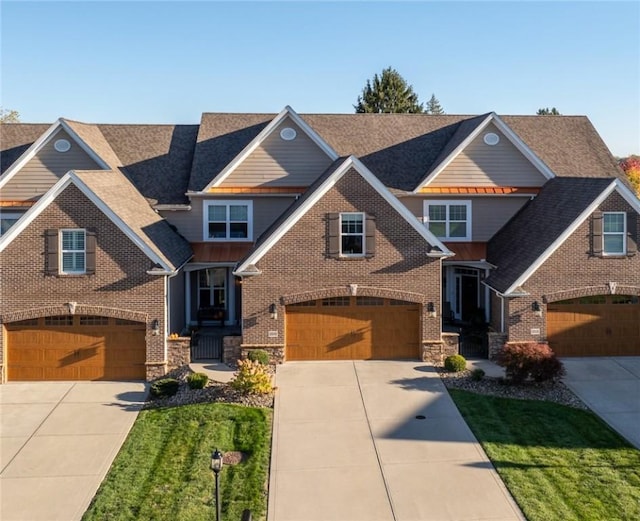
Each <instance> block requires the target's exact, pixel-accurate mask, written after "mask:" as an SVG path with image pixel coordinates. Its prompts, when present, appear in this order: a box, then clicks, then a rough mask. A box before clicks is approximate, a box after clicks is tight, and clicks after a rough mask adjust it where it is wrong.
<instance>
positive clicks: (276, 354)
mask: <svg viewBox="0 0 640 521" xmlns="http://www.w3.org/2000/svg"><path fill="white" fill-rule="evenodd" d="M241 347H242V358H247V355H248V354H249V351H254V350H255V349H261V350H262V351H266V352H267V353H269V363H270V364H271V365H278V364H282V363H283V362H284V346H283V345H278V346H274V345H266V346H259V345H253V344H252V345H251V346H247V345H246V344H245V345H242V346H241Z"/></svg>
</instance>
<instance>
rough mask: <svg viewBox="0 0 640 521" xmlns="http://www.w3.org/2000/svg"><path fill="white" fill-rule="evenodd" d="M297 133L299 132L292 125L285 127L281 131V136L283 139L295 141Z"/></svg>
mask: <svg viewBox="0 0 640 521" xmlns="http://www.w3.org/2000/svg"><path fill="white" fill-rule="evenodd" d="M297 135H298V133H297V132H296V131H295V130H294V129H292V128H291V127H286V128H283V129H282V130H281V131H280V137H281V138H282V139H284V140H285V141H293V140H294V139H295V138H296V136H297Z"/></svg>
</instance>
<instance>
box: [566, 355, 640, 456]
mask: <svg viewBox="0 0 640 521" xmlns="http://www.w3.org/2000/svg"><path fill="white" fill-rule="evenodd" d="M562 363H563V364H564V367H565V369H566V371H567V374H566V376H565V377H564V379H563V380H564V383H565V384H566V385H567V386H568V387H569V388H570V389H571V390H572V391H573V392H574V393H575V394H576V395H578V397H579V398H580V399H581V400H582V401H583V402H584V403H586V404H587V405H588V406H589V408H590V409H591V410H592V411H593V412H595V413H596V414H597V415H598V416H600V417H601V418H602V419H603V420H604V421H606V422H607V423H608V424H609V425H611V427H613V428H614V429H615V430H616V431H618V432H619V433H620V434H621V435H622V436H624V437H625V438H626V439H627V440H629V442H631V443H632V444H633V445H635V446H636V447H637V448H639V449H640V356H612V357H597V358H563V359H562Z"/></svg>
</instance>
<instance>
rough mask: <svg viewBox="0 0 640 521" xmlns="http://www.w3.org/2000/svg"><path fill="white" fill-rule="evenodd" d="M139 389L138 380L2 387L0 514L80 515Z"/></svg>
mask: <svg viewBox="0 0 640 521" xmlns="http://www.w3.org/2000/svg"><path fill="white" fill-rule="evenodd" d="M145 396H146V386H145V383H144V382H37V383H36V382H34V383H8V384H5V385H2V386H0V416H1V420H0V435H1V439H0V444H1V446H2V447H1V448H2V451H1V456H0V457H1V459H0V468H1V469H2V470H1V472H0V494H1V501H0V503H1V506H0V519H2V520H3V521H43V520H46V521H54V520H61V521H62V520H64V521H74V520H78V519H80V518H81V517H82V515H83V514H84V512H85V510H86V509H87V507H88V505H89V503H90V502H91V499H92V498H93V496H94V495H95V493H96V490H97V489H98V486H99V485H100V483H101V482H102V480H103V478H104V476H105V474H106V472H107V471H108V470H109V467H110V466H111V463H112V461H113V459H114V458H115V456H116V454H117V453H118V451H119V450H120V447H121V445H122V442H123V441H124V440H125V438H126V437H127V434H128V432H129V430H130V429H131V426H132V425H133V422H134V421H135V419H136V417H137V415H138V412H139V410H140V408H141V406H142V403H143V401H144V398H145Z"/></svg>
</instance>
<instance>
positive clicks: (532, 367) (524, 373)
mask: <svg viewBox="0 0 640 521" xmlns="http://www.w3.org/2000/svg"><path fill="white" fill-rule="evenodd" d="M496 363H497V364H498V365H499V366H501V367H504V368H505V376H506V377H507V380H509V381H510V382H511V383H514V384H520V383H522V382H524V381H525V380H527V379H528V378H531V379H532V380H534V381H536V382H545V381H547V380H554V379H557V378H560V377H561V376H563V375H564V367H563V366H562V362H560V360H558V358H557V357H556V355H555V354H554V353H553V351H551V348H550V347H549V346H548V345H546V344H538V343H536V342H514V343H512V344H506V345H505V346H504V347H503V348H502V351H501V352H500V354H499V355H498V357H497V359H496Z"/></svg>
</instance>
